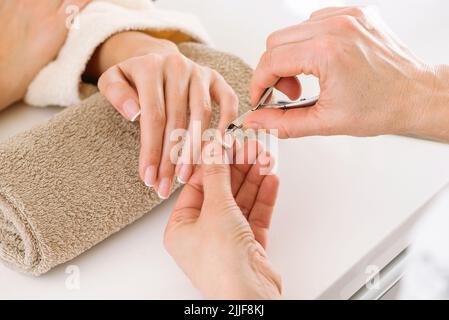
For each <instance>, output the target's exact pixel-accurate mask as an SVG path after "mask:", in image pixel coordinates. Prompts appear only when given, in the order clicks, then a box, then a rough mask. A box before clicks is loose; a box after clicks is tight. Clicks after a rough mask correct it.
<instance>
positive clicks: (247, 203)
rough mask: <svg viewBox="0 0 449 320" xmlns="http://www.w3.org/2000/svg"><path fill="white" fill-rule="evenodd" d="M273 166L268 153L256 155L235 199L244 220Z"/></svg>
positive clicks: (271, 158)
mask: <svg viewBox="0 0 449 320" xmlns="http://www.w3.org/2000/svg"><path fill="white" fill-rule="evenodd" d="M273 166H274V158H273V157H272V156H271V155H270V153H269V152H263V153H261V154H259V155H258V157H257V161H256V163H255V164H254V165H252V166H251V169H250V170H249V172H248V173H247V175H246V177H245V179H244V181H243V184H242V185H241V187H240V189H239V191H238V193H237V196H236V199H235V201H236V202H237V205H238V206H239V207H240V210H241V211H242V213H243V215H244V216H245V218H248V216H249V213H250V212H251V210H252V208H253V206H254V203H255V201H256V198H257V195H258V192H259V189H260V187H261V184H262V182H263V181H264V179H265V177H266V176H268V175H270V174H272V168H273Z"/></svg>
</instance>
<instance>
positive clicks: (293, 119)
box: [244, 105, 326, 139]
mask: <svg viewBox="0 0 449 320" xmlns="http://www.w3.org/2000/svg"><path fill="white" fill-rule="evenodd" d="M317 107H318V105H316V106H314V107H310V108H304V109H292V110H274V109H266V110H259V111H256V112H253V113H252V114H250V115H249V116H248V118H247V119H246V121H245V124H244V126H245V128H248V129H253V130H261V129H262V130H277V133H272V134H274V135H276V136H277V137H278V138H280V139H290V138H300V137H306V136H315V135H325V134H326V133H325V132H324V131H323V130H322V128H323V125H322V124H321V122H320V119H319V117H317V116H316V108H317Z"/></svg>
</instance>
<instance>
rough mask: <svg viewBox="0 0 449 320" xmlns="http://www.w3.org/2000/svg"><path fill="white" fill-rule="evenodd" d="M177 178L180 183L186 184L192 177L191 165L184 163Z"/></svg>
mask: <svg viewBox="0 0 449 320" xmlns="http://www.w3.org/2000/svg"><path fill="white" fill-rule="evenodd" d="M176 178H177V179H178V182H179V183H181V184H186V183H187V181H188V180H189V178H190V166H188V165H182V166H181V169H179V173H178V176H177V177H176Z"/></svg>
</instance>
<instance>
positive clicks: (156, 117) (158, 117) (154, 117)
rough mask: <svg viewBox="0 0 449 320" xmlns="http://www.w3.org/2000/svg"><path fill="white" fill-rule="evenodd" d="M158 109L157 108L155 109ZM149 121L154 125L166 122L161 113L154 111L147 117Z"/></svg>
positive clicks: (163, 114) (165, 117) (164, 116)
mask: <svg viewBox="0 0 449 320" xmlns="http://www.w3.org/2000/svg"><path fill="white" fill-rule="evenodd" d="M157 109H159V108H157ZM149 118H150V121H151V122H152V123H156V124H161V125H162V124H165V123H166V122H167V116H166V115H165V113H163V112H161V111H156V110H155V111H154V112H152V113H151V114H150V116H149Z"/></svg>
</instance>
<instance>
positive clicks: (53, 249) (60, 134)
mask: <svg viewBox="0 0 449 320" xmlns="http://www.w3.org/2000/svg"><path fill="white" fill-rule="evenodd" d="M180 49H181V51H182V52H183V53H184V54H185V55H186V56H187V57H190V58H191V59H192V60H194V61H196V62H198V63H200V64H203V65H207V66H209V67H211V68H213V69H215V70H217V71H218V72H220V73H221V74H222V75H223V76H224V77H225V79H226V80H227V81H228V83H229V84H230V85H231V86H232V87H233V88H234V90H235V91H236V93H237V95H238V97H239V99H240V112H245V111H247V110H248V109H249V108H250V102H249V97H248V92H247V88H248V84H249V81H250V77H251V75H252V70H251V68H250V67H249V66H247V65H246V64H245V63H244V62H243V61H241V60H240V59H239V58H236V57H234V56H232V55H229V54H225V53H221V52H218V51H215V50H214V49H211V48H209V47H207V46H205V45H202V44H193V43H186V44H182V45H180ZM217 120H218V112H217V108H216V107H215V110H214V117H213V124H214V125H216V123H217ZM139 138H140V137H139V128H138V124H135V123H131V122H127V121H125V120H124V119H123V118H122V116H120V115H119V114H118V113H117V112H116V111H115V109H114V108H113V107H112V106H111V105H110V104H109V103H108V102H107V101H106V100H105V99H104V98H103V97H102V96H101V95H100V94H98V93H97V94H95V95H93V96H91V97H90V98H88V99H86V100H85V101H84V102H82V103H81V104H80V105H79V106H76V107H73V108H68V109H66V110H64V111H63V112H61V113H59V114H58V115H56V116H55V117H54V118H53V119H52V120H50V121H49V122H48V123H47V124H45V125H42V126H39V127H36V128H35V129H33V130H31V131H28V132H24V133H22V134H19V135H17V136H16V137H13V138H11V139H9V140H7V141H5V142H3V143H0V163H1V167H0V258H1V259H2V260H3V261H5V262H6V264H7V265H9V266H11V267H13V268H16V269H18V270H20V271H22V272H25V273H29V274H33V275H41V274H43V273H46V272H47V271H49V270H50V269H52V268H53V267H55V266H57V265H59V264H61V263H64V262H67V261H69V260H71V259H73V258H75V257H76V256H78V255H80V254H81V253H83V252H84V251H86V250H88V249H89V248H91V247H92V246H94V245H96V244H98V243H99V242H101V241H103V240H105V239H106V238H108V237H109V236H111V235H112V234H114V233H115V232H118V231H119V230H121V229H123V228H124V227H125V226H127V225H128V224H130V223H132V222H134V221H136V220H137V219H139V218H140V217H142V216H143V215H145V214H147V213H149V212H150V211H151V210H152V209H153V208H154V207H155V206H157V205H158V204H159V203H160V200H159V199H158V197H157V195H156V194H155V193H154V192H153V191H151V190H150V189H149V188H147V187H145V186H144V184H143V183H142V182H141V181H140V179H139V175H138V155H139V140H140V139H139Z"/></svg>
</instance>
